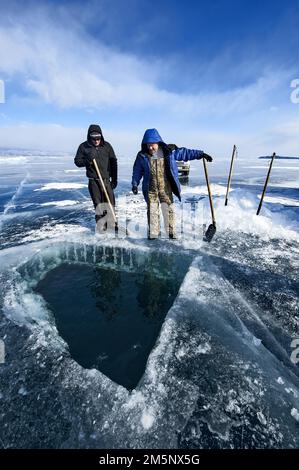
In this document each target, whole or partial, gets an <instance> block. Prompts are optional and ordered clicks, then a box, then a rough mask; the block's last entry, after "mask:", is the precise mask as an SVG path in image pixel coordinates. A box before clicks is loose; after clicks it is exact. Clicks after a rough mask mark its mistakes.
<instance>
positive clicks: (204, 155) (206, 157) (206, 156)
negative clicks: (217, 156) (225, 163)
mask: <svg viewBox="0 0 299 470" xmlns="http://www.w3.org/2000/svg"><path fill="white" fill-rule="evenodd" d="M202 158H204V159H205V160H207V162H212V161H213V158H212V157H211V156H210V155H208V154H207V153H204V154H203V156H202Z"/></svg>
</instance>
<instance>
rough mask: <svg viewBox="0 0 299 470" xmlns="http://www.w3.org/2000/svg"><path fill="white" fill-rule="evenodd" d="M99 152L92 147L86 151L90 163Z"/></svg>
mask: <svg viewBox="0 0 299 470" xmlns="http://www.w3.org/2000/svg"><path fill="white" fill-rule="evenodd" d="M96 155H97V152H96V150H95V149H90V151H89V152H86V154H85V159H86V161H87V163H89V165H91V164H92V161H93V160H94V159H95V158H96Z"/></svg>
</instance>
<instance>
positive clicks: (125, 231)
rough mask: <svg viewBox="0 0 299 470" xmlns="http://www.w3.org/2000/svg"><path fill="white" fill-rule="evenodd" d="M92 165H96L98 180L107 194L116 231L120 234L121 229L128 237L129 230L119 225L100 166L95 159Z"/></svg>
mask: <svg viewBox="0 0 299 470" xmlns="http://www.w3.org/2000/svg"><path fill="white" fill-rule="evenodd" d="M92 163H93V165H94V167H95V169H96V172H97V175H98V178H99V180H100V183H101V186H102V189H103V192H104V194H105V198H106V200H107V202H108V205H109V209H110V211H111V214H112V218H113V221H114V223H115V230H116V232H119V229H121V230H122V231H124V233H125V234H126V235H128V230H127V229H125V228H124V227H120V226H119V225H118V222H117V218H116V215H115V211H114V208H113V206H112V204H111V201H110V198H109V195H108V193H107V189H106V186H105V184H104V181H103V178H102V175H101V172H100V169H99V167H98V164H97V162H96V160H95V158H94V159H93V160H92Z"/></svg>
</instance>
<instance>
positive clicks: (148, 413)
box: [141, 408, 155, 430]
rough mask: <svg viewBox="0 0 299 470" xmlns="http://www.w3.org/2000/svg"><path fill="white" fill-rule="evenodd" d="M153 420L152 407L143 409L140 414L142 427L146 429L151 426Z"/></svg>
mask: <svg viewBox="0 0 299 470" xmlns="http://www.w3.org/2000/svg"><path fill="white" fill-rule="evenodd" d="M154 421H155V416H154V413H153V409H152V408H149V409H147V410H145V411H143V413H142V416H141V424H142V426H143V428H144V429H146V430H148V429H150V428H151V427H152V425H153V424H154Z"/></svg>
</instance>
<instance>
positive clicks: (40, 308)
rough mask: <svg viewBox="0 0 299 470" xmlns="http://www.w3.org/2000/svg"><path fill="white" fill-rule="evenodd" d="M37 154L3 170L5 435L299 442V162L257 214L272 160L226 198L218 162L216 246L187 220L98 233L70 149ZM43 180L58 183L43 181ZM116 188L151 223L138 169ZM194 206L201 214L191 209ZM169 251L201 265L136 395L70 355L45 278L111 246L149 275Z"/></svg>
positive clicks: (0, 328) (123, 206)
mask: <svg viewBox="0 0 299 470" xmlns="http://www.w3.org/2000/svg"><path fill="white" fill-rule="evenodd" d="M1 158H2V157H1ZM3 158H4V157H3ZM5 158H6V157H5ZM13 158H14V157H13ZM16 158H19V157H17V156H16ZM26 158H28V161H27V162H25V161H23V162H22V165H14V164H13V163H12V164H11V166H10V167H9V169H8V168H7V169H5V172H6V173H5V174H3V173H2V175H1V178H0V203H1V204H2V208H3V211H4V210H5V208H6V211H5V213H3V214H2V216H1V237H2V242H1V253H0V255H1V260H0V282H1V288H2V292H1V296H0V308H1V316H0V339H2V340H4V342H5V351H6V362H5V364H0V397H1V399H0V415H1V423H3V424H2V426H1V429H0V446H2V447H8V448H9V447H25V448H26V447H29V448H30V447H48V448H55V447H58V448H63V447H71V448H76V447H82V448H88V447H98V448H99V447H102V448H109V447H112V448H122V447H128V448H138V447H145V448H155V447H157V448H169V447H173V448H178V447H180V448H184V449H186V448H211V447H212V448H265V447H275V448H292V447H298V445H299V437H298V430H297V427H298V410H299V378H298V375H299V374H298V365H295V364H293V363H292V362H291V360H290V356H291V353H292V349H291V342H292V340H293V338H294V337H299V302H298V292H299V287H298V267H299V262H298V255H299V240H298V221H299V216H298V215H299V214H298V205H297V203H296V202H297V201H298V193H297V188H298V181H297V180H294V173H293V171H292V170H288V169H286V168H283V169H281V173H279V174H278V172H274V173H273V179H272V176H271V182H270V186H269V189H268V192H267V199H266V200H265V202H264V205H263V208H262V212H261V214H260V215H259V216H256V209H257V206H258V202H259V195H260V194H261V188H262V185H263V182H264V179H265V170H260V169H259V168H257V169H251V170H249V169H245V167H246V166H248V162H246V161H243V162H242V161H241V159H238V160H237V161H236V167H235V176H234V179H233V184H232V191H231V192H230V195H229V204H228V206H227V207H224V195H225V188H226V187H225V184H226V179H227V173H222V176H221V174H220V172H219V174H218V173H217V172H218V170H217V167H215V170H212V168H211V175H212V176H211V178H212V179H213V180H212V183H213V184H212V191H213V193H214V204H215V213H216V221H217V232H216V235H215V237H214V239H213V242H212V243H211V244H205V243H204V242H203V240H202V227H201V231H199V229H200V227H199V228H198V231H197V232H196V234H197V235H196V236H195V237H194V233H192V231H191V229H190V227H191V225H192V223H191V219H190V220H189V219H188V220H187V222H188V224H189V225H188V224H187V225H188V227H187V228H188V230H187V231H186V236H185V237H183V238H182V239H179V240H177V241H175V242H173V243H172V242H170V241H167V240H158V241H157V242H154V244H152V243H150V242H148V241H147V240H144V239H143V238H124V239H111V238H109V237H105V236H104V237H95V236H94V225H93V224H94V219H93V209H92V204H91V202H90V201H89V197H88V193H87V181H86V179H85V176H84V169H83V170H82V176H80V173H79V172H76V173H74V175H73V176H72V172H70V173H65V171H66V170H72V169H74V168H73V166H72V165H73V158H72V157H68V156H65V157H63V156H62V157H61V156H60V157H59V158H58V157H55V156H53V157H51V158H48V159H47V165H44V166H43V160H42V159H39V158H38V157H36V156H30V155H29V156H27V155H26ZM51 162H52V163H51ZM242 165H243V166H242ZM227 166H229V165H227ZM287 166H289V163H288V165H287ZM193 168H195V167H192V169H191V174H190V179H189V182H188V184H187V185H186V186H184V187H183V188H184V189H183V201H184V202H183V203H185V202H186V204H189V206H188V207H190V204H191V203H195V204H197V205H198V207H200V210H202V212H201V213H198V215H199V216H200V217H201V221H202V222H204V223H206V224H209V223H210V213H209V206H208V198H207V193H206V187H205V185H204V181H203V178H202V175H201V179H200V178H198V174H197V173H196V174H195V171H198V167H196V170H194V169H193ZM126 171H127V174H129V173H130V169H129V168H127V169H126ZM213 171H214V175H213ZM215 175H216V176H215ZM80 177H81V179H80ZM126 178H127V176H126ZM49 185H52V186H49ZM69 185H72V186H71V187H70V186H69ZM73 185H75V188H74V186H73ZM76 185H80V188H78V187H77V186H76ZM45 187H47V188H49V187H50V188H52V189H51V191H35V189H40V188H45ZM117 195H118V197H119V201H118V202H119V205H118V210H119V215H120V217H122V216H123V213H124V211H126V212H127V216H128V218H129V221H130V224H132V225H134V224H139V225H140V226H141V228H143V229H146V205H145V204H144V202H143V199H142V195H141V194H139V195H138V196H137V197H133V196H132V194H131V193H130V184H129V177H128V178H127V179H125V180H122V179H121V180H120V183H119V186H118V189H117ZM268 198H269V199H268ZM289 200H291V201H294V205H293V206H292V207H291V206H290V205H289V204H288V202H289ZM66 201H67V202H70V201H73V202H74V204H72V205H69V206H68V205H65V202H66ZM78 201H79V204H77V202H78ZM190 201H191V202H190ZM49 203H50V204H51V205H50V204H49ZM179 208H180V206H179V204H177V205H176V209H177V211H179ZM186 214H187V217H189V216H190V218H191V217H192V211H189V210H187V211H186ZM161 252H163V253H164V254H165V256H167V255H171V256H174V257H177V258H178V259H179V257H181V256H184V255H185V256H189V257H191V261H192V262H191V266H190V268H189V269H188V271H187V273H186V276H185V277H184V280H183V282H182V284H181V287H180V289H179V292H178V295H177V297H176V299H175V301H174V303H173V304H172V306H171V308H170V309H169V311H168V312H167V315H166V318H165V321H164V323H163V325H162V327H161V331H160V334H159V337H158V339H157V341H156V343H155V346H154V347H153V349H152V351H151V353H150V355H149V357H148V361H147V365H146V369H145V372H144V375H143V377H142V379H141V380H140V382H139V384H138V385H137V386H136V388H135V389H134V390H133V391H132V392H129V391H128V390H126V389H125V388H124V387H122V386H119V385H117V384H116V383H114V382H113V381H112V380H110V379H109V378H107V377H106V376H105V375H104V374H102V373H101V372H100V371H99V370H96V369H92V370H88V369H84V368H83V367H81V366H80V365H79V364H78V363H76V361H74V360H73V359H72V357H71V355H70V352H69V349H68V346H67V344H66V343H65V341H64V340H63V339H62V338H61V337H60V336H59V334H58V331H57V329H56V325H55V318H54V317H53V314H52V312H51V310H50V309H49V306H48V305H47V303H46V302H45V300H44V299H43V298H42V297H41V296H38V295H37V294H36V293H34V290H33V289H34V286H35V285H36V283H37V282H38V280H40V279H41V278H43V276H45V275H46V273H47V272H49V270H51V269H53V268H55V266H58V265H59V263H61V262H62V261H65V260H68V262H71V263H74V264H75V265H81V264H84V263H97V262H98V261H99V259H101V262H103V255H104V258H105V259H104V262H105V263H107V264H108V265H109V266H110V267H111V268H112V267H115V268H117V269H120V268H121V269H123V270H126V269H129V270H135V271H136V272H138V270H140V266H141V265H143V266H144V265H146V260H147V259H148V257H149V253H153V254H154V255H155V256H157V257H159V254H160V253H161ZM147 269H148V270H149V271H150V270H151V265H150V264H148V265H147ZM61 295H63V292H61ZM70 309H71V301H70ZM136 345H138V343H137V342H136Z"/></svg>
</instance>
